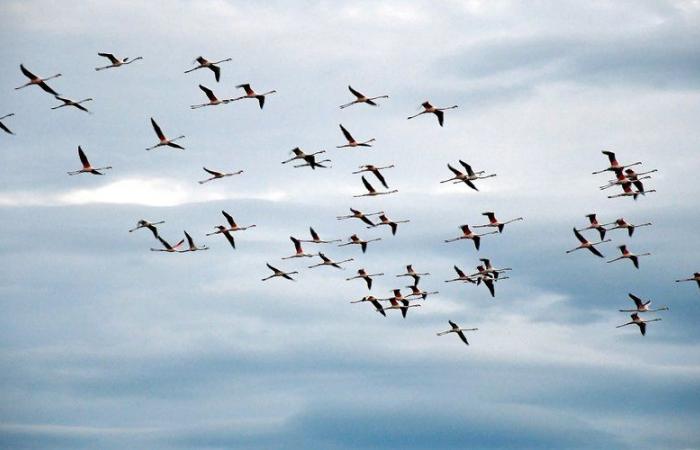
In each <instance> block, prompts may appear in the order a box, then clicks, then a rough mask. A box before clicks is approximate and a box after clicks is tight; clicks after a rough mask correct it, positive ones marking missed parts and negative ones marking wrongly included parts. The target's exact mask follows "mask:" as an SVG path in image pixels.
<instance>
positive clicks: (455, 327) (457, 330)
mask: <svg viewBox="0 0 700 450" xmlns="http://www.w3.org/2000/svg"><path fill="white" fill-rule="evenodd" d="M447 322H448V323H449V324H450V326H451V327H452V328H451V329H449V330H445V331H441V332H439V333H437V335H438V336H444V335H446V334H449V333H457V336H459V338H460V339H461V340H462V342H464V343H465V344H467V345H469V342H468V341H467V337H466V336H464V333H463V332H464V331H477V330H479V329H478V328H460V327H459V325H457V324H456V323H454V322H453V321H451V320H448V321H447Z"/></svg>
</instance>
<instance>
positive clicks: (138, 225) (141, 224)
mask: <svg viewBox="0 0 700 450" xmlns="http://www.w3.org/2000/svg"><path fill="white" fill-rule="evenodd" d="M161 223H165V221H164V220H161V221H160V222H149V221H147V220H143V219H141V220H139V221H138V222H136V227H135V228H132V229H131V230H129V233H132V232H134V231H136V230H139V229H141V228H148V229H149V230H151V233H153V237H156V238H157V237H158V228H156V225H160V224H161Z"/></svg>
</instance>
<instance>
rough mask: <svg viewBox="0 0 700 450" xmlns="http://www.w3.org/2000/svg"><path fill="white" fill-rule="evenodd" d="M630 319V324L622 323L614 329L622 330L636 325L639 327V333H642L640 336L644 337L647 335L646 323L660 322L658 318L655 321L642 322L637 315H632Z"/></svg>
mask: <svg viewBox="0 0 700 450" xmlns="http://www.w3.org/2000/svg"><path fill="white" fill-rule="evenodd" d="M630 317H631V318H632V321H631V322H627V323H623V324H622V325H618V326H616V327H615V328H622V327H625V326H627V325H637V326H638V327H639V331H641V332H642V336H644V335H646V333H647V323H648V322H656V321H659V320H661V319H660V318H656V319H648V320H643V319H641V318H640V317H639V314H637V313H634V314H632V315H631V316H630Z"/></svg>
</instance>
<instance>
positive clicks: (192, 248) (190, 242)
mask: <svg viewBox="0 0 700 450" xmlns="http://www.w3.org/2000/svg"><path fill="white" fill-rule="evenodd" d="M185 237H186V238H187V244H188V246H189V247H188V248H187V249H185V250H178V253H186V252H196V251H199V250H209V247H207V246H206V245H203V246H201V247H197V246H196V245H195V243H194V241H193V240H192V236H190V235H189V233H187V231H185Z"/></svg>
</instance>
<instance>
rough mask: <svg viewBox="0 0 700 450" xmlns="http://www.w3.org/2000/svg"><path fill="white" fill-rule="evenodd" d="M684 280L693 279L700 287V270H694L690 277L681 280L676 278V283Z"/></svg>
mask: <svg viewBox="0 0 700 450" xmlns="http://www.w3.org/2000/svg"><path fill="white" fill-rule="evenodd" d="M685 281H695V282H696V283H697V284H698V287H700V272H695V273H694V274H693V276H692V277H690V278H684V279H682V280H676V283H683V282H685Z"/></svg>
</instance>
